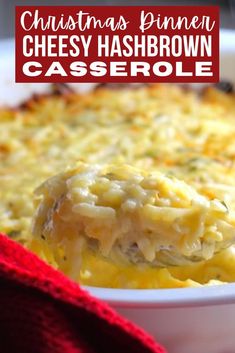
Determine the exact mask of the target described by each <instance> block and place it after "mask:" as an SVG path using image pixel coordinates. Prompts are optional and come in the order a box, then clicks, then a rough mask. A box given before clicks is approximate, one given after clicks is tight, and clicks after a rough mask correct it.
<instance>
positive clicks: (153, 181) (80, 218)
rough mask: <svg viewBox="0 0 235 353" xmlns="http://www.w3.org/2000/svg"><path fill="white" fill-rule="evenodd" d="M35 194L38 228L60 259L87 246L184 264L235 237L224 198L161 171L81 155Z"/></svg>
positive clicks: (74, 257)
mask: <svg viewBox="0 0 235 353" xmlns="http://www.w3.org/2000/svg"><path fill="white" fill-rule="evenodd" d="M36 194H37V195H39V198H40V201H39V205H38V209H37V212H36V215H35V217H34V221H33V235H34V237H36V238H37V239H40V240H42V242H46V243H47V246H48V247H49V248H50V250H51V252H52V253H53V256H54V257H55V260H56V261H57V263H58V265H60V262H61V261H62V258H64V257H66V259H68V261H69V263H70V266H72V267H73V264H75V263H76V264H77V263H78V259H80V261H82V260H81V258H82V254H83V253H84V252H85V251H86V250H89V251H92V252H94V253H95V254H97V255H100V256H103V257H105V258H108V259H110V261H114V262H116V263H119V262H120V261H122V263H123V262H126V263H135V264H136V263H138V264H139V263H144V264H149V265H150V266H157V267H165V266H181V265H185V264H189V263H192V262H195V261H201V260H207V259H210V258H211V257H213V256H214V255H215V253H217V252H220V251H221V250H223V249H225V248H227V247H229V246H230V245H232V244H233V243H235V219H234V217H233V216H232V214H231V213H230V212H229V210H228V208H227V207H226V205H225V204H224V203H223V201H220V200H218V199H213V200H209V199H208V198H206V197H205V196H203V195H201V194H199V193H198V192H197V191H196V190H195V189H194V188H193V187H191V186H189V185H187V184H186V183H185V182H184V181H181V180H178V179H176V178H174V177H169V176H166V175H164V174H162V173H160V172H155V171H154V172H152V171H151V172H149V171H145V170H140V169H136V168H134V167H131V166H129V165H119V166H118V165H117V166H116V165H106V166H103V165H88V164H84V163H78V164H77V165H76V167H75V168H73V169H69V170H67V171H66V172H65V173H62V174H59V175H56V176H54V177H52V178H50V179H48V180H47V181H46V182H44V183H43V184H42V185H41V186H40V187H39V188H38V189H37V190H36ZM74 266H75V265H74ZM77 270H79V269H78V268H76V271H77ZM71 271H72V272H74V268H73V269H71Z"/></svg>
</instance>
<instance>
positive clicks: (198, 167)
mask: <svg viewBox="0 0 235 353" xmlns="http://www.w3.org/2000/svg"><path fill="white" fill-rule="evenodd" d="M234 121H235V100H234V95H233V94H226V93H223V92H220V91H218V90H216V89H214V88H208V89H207V90H205V92H203V94H202V95H199V94H197V93H195V92H193V91H190V90H185V89H183V88H180V87H177V86H174V85H154V86H149V87H147V86H146V87H139V88H135V89H130V88H123V89H120V90H119V89H109V88H99V89H96V90H95V91H94V92H91V93H89V94H86V95H83V96H79V95H77V94H70V95H67V96H51V97H44V98H41V99H39V100H32V101H30V102H28V104H27V106H26V107H25V108H24V109H19V110H17V111H12V110H7V109H2V110H1V111H0V127H1V135H0V160H1V164H0V182H1V189H0V230H1V231H2V232H4V233H6V234H8V235H9V236H10V237H12V238H14V239H16V240H18V241H20V242H21V243H23V244H25V245H26V246H28V247H29V248H31V249H32V250H33V251H34V252H36V253H37V254H38V255H39V256H41V257H42V258H44V259H45V260H46V261H48V262H49V263H51V264H52V265H53V266H55V267H58V268H60V269H61V270H63V271H64V272H65V273H66V274H68V275H70V276H72V277H73V278H76V279H77V280H78V281H79V282H81V283H82V284H86V285H94V286H101V287H118V288H172V287H187V286H198V285H201V284H214V283H222V282H232V281H234V280H235V251H234V247H232V246H230V247H229V248H228V249H225V250H223V251H221V252H219V253H218V254H214V251H215V250H216V248H215V247H214V245H215V243H216V242H220V241H221V239H223V238H224V237H226V234H227V233H226V232H228V228H226V227H225V225H224V224H223V227H221V226H218V224H219V221H221V222H224V221H225V220H226V222H227V221H228V220H229V222H228V223H229V224H230V227H231V225H234V210H235V183H234V177H235V165H234V160H235V140H234V137H235V124H234ZM78 161H82V162H84V163H85V164H84V163H82V164H78V166H79V165H80V167H78V168H85V169H86V168H87V169H86V172H88V174H89V173H90V174H91V173H94V170H96V171H97V169H96V167H95V165H97V164H98V165H100V166H99V168H104V167H102V166H104V165H109V164H111V165H112V168H111V171H109V172H108V174H109V175H112V174H115V173H118V174H120V175H122V178H124V179H125V178H126V176H127V175H129V174H128V173H132V172H133V171H135V170H139V171H140V172H138V173H140V174H143V173H144V174H145V173H150V174H151V175H152V174H154V173H157V174H156V175H157V178H158V179H159V178H160V179H161V178H162V180H164V181H167V183H166V187H165V189H164V192H165V193H167V197H162V199H163V201H164V202H166V203H167V202H168V201H169V199H170V200H173V198H172V197H173V196H174V193H173V194H172V192H173V191H174V192H175V193H176V194H177V195H178V196H179V195H181V196H180V197H179V198H178V201H177V202H178V204H177V207H178V210H177V212H179V210H181V211H182V210H183V212H181V213H178V218H177V219H180V220H181V223H184V221H185V220H184V217H186V218H185V219H186V221H185V222H186V223H185V224H184V226H185V227H184V233H185V234H184V235H185V236H184V240H185V239H187V237H188V236H191V235H192V234H197V239H196V242H191V243H187V244H186V243H184V244H183V245H182V244H180V249H181V250H182V249H183V250H182V252H186V253H190V254H192V253H194V252H195V253H196V252H197V250H198V249H200V246H202V245H201V244H202V240H203V239H207V240H208V239H209V240H210V241H209V243H210V245H211V244H213V245H211V246H210V247H209V248H208V247H207V250H206V251H204V255H205V256H204V258H205V260H204V261H201V262H199V263H194V264H190V265H184V266H168V267H165V268H154V267H152V266H148V265H147V264H142V263H138V262H137V263H133V262H126V261H125V260H123V261H122V259H121V260H120V261H119V262H118V263H117V262H115V261H110V260H109V259H107V258H106V257H105V256H103V255H105V254H106V253H105V252H107V251H108V250H107V246H108V247H110V246H111V245H113V244H115V242H116V241H117V240H116V238H115V236H114V234H116V233H115V231H116V230H117V229H118V224H119V223H120V224H122V219H123V217H124V216H125V215H123V214H121V215H120V218H119V219H118V221H117V223H115V226H114V228H112V227H111V228H109V229H108V228H107V229H106V228H105V227H101V226H100V225H99V226H100V227H98V228H99V229H100V231H98V237H101V238H102V239H103V243H102V247H101V254H100V255H99V254H97V253H94V251H92V250H91V249H89V248H87V249H86V251H83V252H82V253H81V255H80V256H78V253H77V252H76V247H74V246H71V244H73V245H74V243H73V242H70V244H69V245H68V244H66V241H65V239H70V238H71V239H72V237H73V231H72V223H70V225H71V227H70V228H69V226H68V223H66V227H65V228H66V231H67V234H65V232H62V231H61V229H63V230H64V229H65V228H63V226H61V224H60V226H61V228H60V232H59V233H58V232H57V233H56V236H58V237H59V238H58V237H56V236H50V241H48V238H47V235H48V234H49V233H47V234H44V233H43V232H41V229H40V227H41V226H42V225H43V224H45V217H46V221H48V218H47V215H46V213H45V212H44V213H43V212H39V211H38V214H37V217H36V223H35V224H34V233H36V234H37V236H36V237H33V236H32V226H31V225H32V219H33V215H34V213H35V210H36V208H37V206H38V205H39V209H40V205H42V203H43V197H44V201H45V202H46V205H44V206H45V210H47V211H48V209H50V207H51V205H50V204H49V203H47V201H48V200H50V197H48V195H50V192H52V191H51V190H52V189H51V188H50V187H49V188H48V183H49V182H50V180H53V182H54V181H55V179H54V178H56V177H54V178H52V179H49V181H47V182H46V183H44V184H43V186H42V187H41V188H39V190H41V192H42V193H44V196H43V197H42V196H41V195H40V193H39V194H38V195H37V194H36V196H34V189H35V188H36V187H38V185H40V184H41V183H43V182H44V181H45V180H46V179H48V178H51V177H52V176H53V175H56V174H58V173H62V174H59V176H60V177H59V181H60V178H61V175H64V176H65V177H64V180H65V179H66V180H67V178H68V177H69V176H70V174H68V173H72V174H73V169H71V168H70V169H67V167H68V166H75V165H76V164H77V162H78ZM127 164H128V165H130V167H128V166H127ZM81 165H82V167H81ZM84 166H85V167H84ZM99 168H98V170H99ZM136 168H137V169H136ZM66 169H67V172H64V170H66ZM76 171H77V169H75V172H76ZM95 173H96V174H95V175H96V179H95V183H94V185H95V186H94V190H93V191H92V192H90V191H89V192H87V193H85V194H82V195H81V194H79V190H78V189H79V187H80V186H79V185H76V182H77V181H76V182H75V181H74V182H75V185H74V187H73V188H71V190H70V191H71V192H72V195H73V197H74V198H75V199H76V198H78V197H84V200H85V201H84V203H85V204H86V205H85V207H82V209H81V207H80V206H79V207H80V208H79V207H78V208H77V211H76V212H77V213H79V214H80V215H82V217H84V219H85V221H84V220H83V221H84V224H85V223H86V222H87V224H88V223H91V224H90V228H92V222H91V218H92V217H93V214H92V217H91V215H89V212H90V211H91V209H89V205H88V208H87V200H88V199H89V202H90V200H92V197H99V199H98V200H99V202H98V203H96V202H95V203H92V202H91V206H92V205H93V206H96V207H99V208H100V207H101V208H102V207H103V208H110V210H109V212H110V214H106V213H105V211H107V210H104V209H102V211H101V213H102V212H104V213H103V214H104V216H103V217H104V218H105V217H106V218H107V219H108V218H109V217H111V218H112V215H111V213H112V214H113V211H115V210H116V209H117V208H118V207H119V206H120V204H118V202H123V200H124V199H125V198H124V199H122V196H123V195H122V196H120V195H121V194H122V191H123V190H121V192H120V193H119V196H118V195H117V194H118V192H116V194H115V196H113V195H114V194H113V192H112V193H108V192H106V200H104V199H103V198H104V189H102V187H104V186H102V185H101V184H102V182H103V181H102V180H100V179H99V178H98V179H97V172H95ZM138 173H137V174H138ZM90 174H89V175H90ZM134 174H135V172H134ZM154 175H155V174H154ZM146 178H147V179H148V177H146ZM106 179H107V178H106ZM88 180H89V178H88V177H85V178H84V179H83V180H82V183H84V182H86V181H88ZM108 180H109V182H111V181H113V180H112V178H111V179H109V178H108ZM133 180H135V179H131V182H132V181H133ZM172 180H176V181H177V182H176V183H174V187H173V186H172ZM59 181H58V183H57V184H53V185H54V186H53V187H54V189H53V192H54V193H55V195H58V190H59V188H60V187H61V184H60V182H59ZM115 181H116V179H115ZM80 182H81V180H80ZM141 182H142V181H141ZM132 184H133V183H132ZM45 185H46V187H45ZM56 185H59V186H58V188H56ZM71 185H73V184H71ZM146 185H148V180H147V181H146V183H145V185H144V186H143V185H141V186H142V189H144V191H146V188H147V189H148V188H149V186H146ZM109 186H110V187H112V188H113V185H111V184H110V185H109ZM43 187H44V189H43ZM46 188H47V190H46ZM112 188H111V189H112ZM80 189H81V188H80ZM119 189H120V188H119ZM112 190H113V189H112ZM125 190H127V189H125ZM125 190H124V191H125ZM184 190H190V193H191V195H193V196H192V197H191V199H190V202H191V203H188V204H187V206H185V204H184V202H185V200H184V198H182V195H183V194H184V193H185V192H184ZM80 191H81V190H80ZM83 191H84V190H83ZM106 191H107V190H106ZM132 192H133V193H134V200H135V201H137V200H138V198H139V197H141V196H140V194H138V188H136V187H135V188H134V189H133V190H132ZM128 193H129V189H128ZM135 193H136V194H135ZM63 195H64V194H63V193H62V194H60V196H61V197H62V199H63ZM78 195H79V196H78ZM97 195H98V196H97ZM172 195H173V196H172ZM197 195H199V196H200V197H199V199H200V200H203V203H204V204H205V205H208V210H207V211H208V212H207V213H206V216H205V212H204V211H205V207H204V206H202V205H201V204H200V202H199V204H200V206H199V205H198V210H199V215H202V214H203V215H204V218H200V217H196V218H193V217H191V218H190V217H189V215H192V212H193V210H194V208H193V204H195V203H193V204H192V200H195V202H196V203H197ZM150 196H151V197H152V194H151V195H150ZM151 197H150V199H151ZM86 198H88V199H86ZM120 198H121V201H120ZM150 199H149V200H148V202H146V204H145V206H147V207H145V209H144V210H143V211H142V210H138V212H139V214H140V215H142V217H147V218H148V217H150V218H151V217H155V218H156V217H158V220H159V219H160V221H161V222H164V220H165V221H166V222H167V227H168V228H169V229H168V230H170V231H172V234H173V228H172V227H173V223H171V218H170V216H171V214H170V212H169V209H168V211H167V212H165V211H164V209H163V208H164V207H166V206H168V207H169V206H172V207H175V205H174V204H173V203H172V204H170V205H169V204H168V205H167V204H165V205H164V204H162V203H161V204H157V206H161V208H162V209H161V211H160V215H159V212H158V215H157V216H156V212H155V213H154V212H153V209H152V208H151V207H152V206H153V205H151V202H153V201H151V200H150ZM167 199H168V201H167ZM199 199H198V200H199ZM79 200H80V199H79ZM118 200H119V201H118ZM93 201H94V200H93ZM89 202H88V204H89ZM115 202H116V204H115ZM154 202H155V201H154ZM61 205H63V202H62V203H61ZM110 205H111V206H112V207H104V206H110ZM54 206H55V205H54ZM83 206H84V205H83ZM155 206H156V205H155ZM185 207H186V211H187V212H188V213H187V212H186V213H185ZM203 207H204V208H203ZM65 208H66V207H65ZM202 209H203V212H202ZM93 210H94V209H93ZM99 211H100V210H99ZM158 211H159V210H158ZM87 212H88V213H87ZM190 212H191V213H190ZM63 213H64V215H65V216H64V217H65V218H66V212H64V211H63ZM69 214H70V215H71V212H70V213H69ZM87 215H88V216H87ZM99 215H100V213H99ZM43 217H44V223H43ZM86 217H88V221H87V220H86ZM89 217H90V218H89ZM95 217H96V216H94V219H92V221H94V224H95V226H97V224H96V219H95ZM187 217H189V218H187ZM104 218H103V219H104ZM106 218H105V219H106ZM173 218H174V217H173ZM195 219H196V220H197V222H196V223H195ZM216 219H217V221H216ZM174 220H175V218H174ZM211 220H213V222H212V223H211ZM129 221H130V219H129ZM37 222H39V224H37ZM40 222H41V224H40ZM216 222H217V223H216ZM48 223H49V222H48ZM101 224H103V223H101ZM229 224H226V226H229ZM95 229H96V227H95ZM114 229H115V231H114ZM198 229H200V232H199V233H198V232H195V230H198ZM49 230H50V228H49ZM47 231H48V229H47ZM80 231H81V232H84V229H80ZM145 231H146V229H145ZM174 231H176V230H174ZM233 232H234V231H233ZM169 234H170V233H169ZM50 235H51V234H50ZM93 235H94V233H92V237H94V236H93ZM107 235H110V237H109V242H111V243H109V242H107V241H106V240H107ZM131 238H133V234H132V235H131ZM144 238H145V240H144ZM144 238H143V239H142V240H141V241H140V240H139V239H134V242H136V241H137V244H138V246H139V247H140V249H141V251H142V253H143V255H144V256H145V257H146V258H147V259H148V260H149V261H150V262H151V261H152V260H153V257H154V254H153V252H152V250H151V249H152V246H151V245H150V246H149V243H148V242H146V237H144ZM211 239H213V242H211ZM132 240H133V239H132ZM168 240H169V241H171V238H170V237H169V238H168ZM194 240H195V239H194ZM112 242H113V243H112ZM138 242H139V243H138ZM67 243H69V241H68V242H67ZM107 243H109V244H108V245H107ZM185 244H186V245H187V246H186V247H185V246H184V245H185ZM62 245H63V246H62ZM160 245H162V244H160ZM168 245H169V244H168ZM122 246H123V244H122ZM65 248H66V251H65Z"/></svg>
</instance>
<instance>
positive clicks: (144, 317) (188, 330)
mask: <svg viewBox="0 0 235 353" xmlns="http://www.w3.org/2000/svg"><path fill="white" fill-rule="evenodd" d="M220 43H221V79H228V80H230V81H233V82H234V83H235V32H233V31H227V30H223V31H221V37H220ZM0 53H1V55H0V105H11V106H14V105H16V104H18V103H20V102H22V101H24V100H25V99H27V98H29V97H30V95H31V94H32V93H44V92H47V91H49V85H48V84H44V83H42V84H20V83H18V84H16V83H14V71H15V69H14V42H13V40H10V41H9V40H8V41H2V42H0ZM73 87H74V88H76V89H77V90H79V91H86V90H89V89H91V88H92V87H93V84H82V85H81V84H73ZM86 289H87V290H88V291H89V292H90V293H91V294H93V295H94V296H96V297H98V298H100V299H102V300H104V301H106V302H108V303H109V304H111V305H112V306H113V307H114V308H115V309H116V310H117V311H119V312H120V313H121V314H122V315H124V316H126V317H127V318H129V319H131V320H133V321H134V322H136V323H137V324H139V325H140V326H142V327H143V328H145V329H146V330H147V331H149V332H150V333H151V334H152V335H154V336H155V337H156V338H157V339H158V340H159V341H160V342H161V343H163V344H164V345H165V346H166V347H167V348H168V350H169V353H235V284H233V283H231V284H227V285H221V286H211V287H203V288H184V289H161V290H144V289H143V290H129V289H107V288H91V287H86Z"/></svg>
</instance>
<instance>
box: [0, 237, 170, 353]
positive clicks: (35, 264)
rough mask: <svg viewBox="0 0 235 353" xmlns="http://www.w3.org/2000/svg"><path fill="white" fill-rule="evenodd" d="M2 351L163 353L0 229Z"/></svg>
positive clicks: (40, 352)
mask: <svg viewBox="0 0 235 353" xmlns="http://www.w3.org/2000/svg"><path fill="white" fill-rule="evenodd" d="M0 308H1V309H0V352H1V353H132V352H133V353H166V351H165V350H164V348H162V347H161V346H160V345H158V344H157V343H156V342H155V341H154V340H153V339H152V338H151V337H150V336H149V335H148V334H147V333H145V332H144V331H143V330H141V329H139V328H138V327H136V326H135V325H134V324H132V323H130V322H129V321H127V320H126V319H124V318H122V317H120V316H119V315H118V314H117V313H116V312H115V311H114V310H112V309H111V308H110V307H109V306H108V305H107V304H105V303H103V302H101V301H99V300H97V299H95V298H93V297H92V296H90V295H89V294H88V293H87V292H86V291H84V290H83V289H81V288H80V287H79V286H78V285H77V284H76V283H74V282H72V281H71V280H69V279H68V278H66V277H65V276H64V275H63V274H62V273H60V272H58V271H56V270H54V269H53V268H52V267H50V266H48V265H47V264H46V263H44V262H43V261H42V260H40V259H39V258H38V257H37V256H35V255H34V254H32V253H30V252H29V251H27V250H26V249H24V248H23V247H22V246H21V245H19V244H17V243H16V242H14V241H12V240H10V239H9V238H8V237H6V236H4V235H1V234H0Z"/></svg>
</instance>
